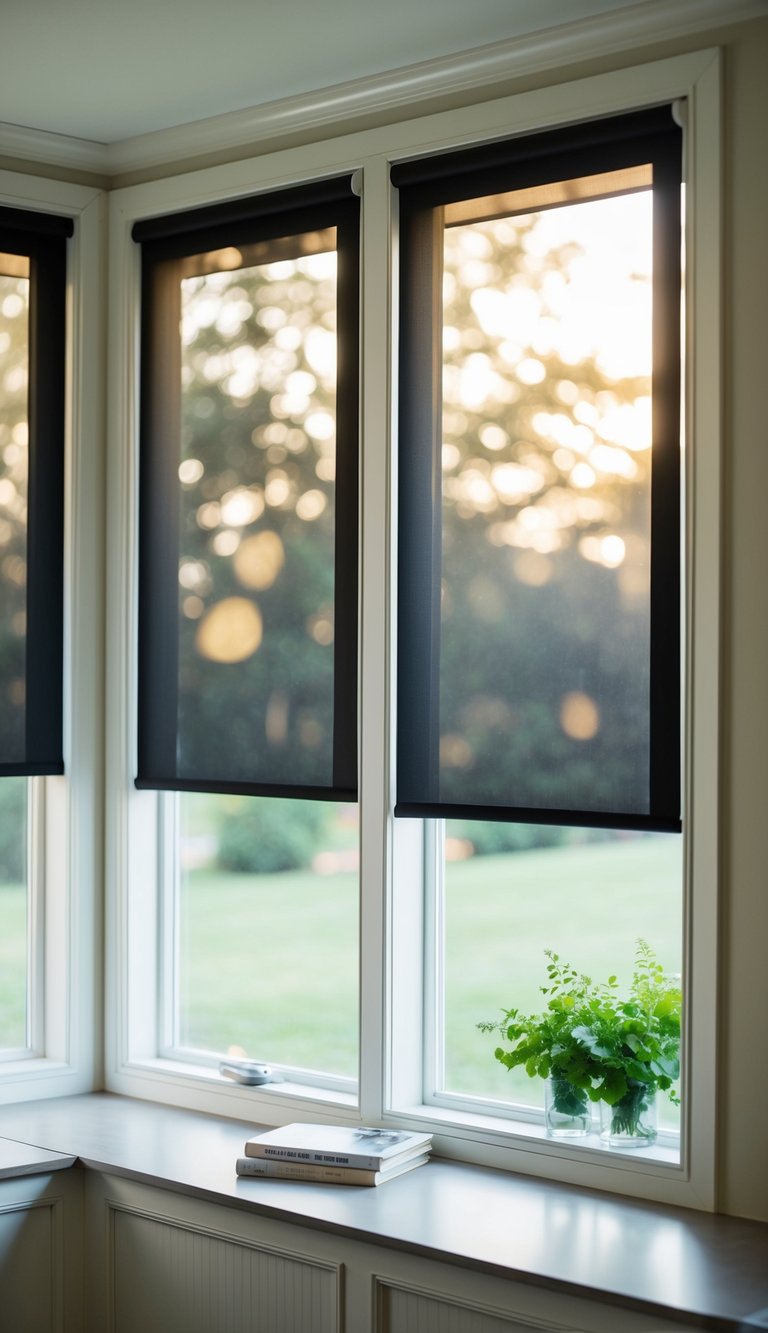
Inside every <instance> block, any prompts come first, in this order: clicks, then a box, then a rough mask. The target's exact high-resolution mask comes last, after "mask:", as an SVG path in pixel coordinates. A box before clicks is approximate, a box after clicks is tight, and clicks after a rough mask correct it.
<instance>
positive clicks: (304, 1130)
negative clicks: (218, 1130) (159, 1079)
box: [237, 1124, 432, 1185]
mask: <svg viewBox="0 0 768 1333" xmlns="http://www.w3.org/2000/svg"><path fill="white" fill-rule="evenodd" d="M431 1144H432V1135H431V1134H412V1133H410V1132H409V1131H408V1130H401V1129H367V1128H363V1127H361V1128H359V1129H347V1128H345V1127H344V1126H343V1125H301V1124H296V1125H284V1126H283V1128H282V1129H270V1130H267V1132H266V1133H264V1134H257V1135H256V1136H255V1137H254V1138H252V1139H247V1140H246V1144H245V1156H244V1157H238V1159H237V1174H238V1175H239V1176H258V1177H260V1178H268V1177H273V1178H274V1177H277V1179H279V1180H318V1181H321V1182H323V1183H325V1184H332V1185H383V1184H384V1181H385V1180H392V1179H393V1178H394V1177H395V1176H402V1175H403V1174H404V1173H405V1172H406V1171H413V1170H414V1169H415V1168H416V1167H417V1166H423V1165H424V1163H425V1162H426V1161H427V1160H428V1158H429V1150H430V1147H431Z"/></svg>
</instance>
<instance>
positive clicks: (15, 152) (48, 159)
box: [0, 122, 115, 176]
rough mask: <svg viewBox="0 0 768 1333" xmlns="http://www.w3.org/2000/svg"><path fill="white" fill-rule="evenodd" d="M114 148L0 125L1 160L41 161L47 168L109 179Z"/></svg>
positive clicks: (1, 123)
mask: <svg viewBox="0 0 768 1333" xmlns="http://www.w3.org/2000/svg"><path fill="white" fill-rule="evenodd" d="M114 146H115V145H110V144H106V143H95V142H94V141H93V140H92V139H75V138H72V137H71V136H70V135H68V134H51V133H49V131H47V130H31V129H28V128H27V127H26V126H25V125H9V124H7V123H5V122H0V157H3V158H10V159H14V160H17V161H20V162H39V163H40V164H41V165H45V166H50V167H64V168H66V169H67V170H68V171H87V172H89V173H91V174H93V175H97V176H109V175H111V172H112V159H111V154H112V150H113V148H114Z"/></svg>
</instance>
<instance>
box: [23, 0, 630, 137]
mask: <svg viewBox="0 0 768 1333" xmlns="http://www.w3.org/2000/svg"><path fill="white" fill-rule="evenodd" d="M632 6H634V7H635V8H637V9H640V8H644V7H645V3H641V4H636V3H635V0H324V3H322V4H321V3H319V0H218V3H217V2H216V0H0V20H1V21H2V41H1V42H0V122H5V123H7V124H11V125H16V126H24V127H26V128H29V129H35V130H43V131H47V132H49V133H51V132H53V133H58V134H63V135H71V136H75V137H78V138H82V139H88V140H92V141H94V142H96V143H104V144H109V143H114V142H116V141H119V140H122V139H126V138H130V137H132V136H135V135H139V134H145V133H147V132H149V131H152V130H163V129H168V128H169V127H171V126H174V125H180V124H185V123H188V122H190V121H195V120H201V119H204V118H206V117H209V116H215V115H219V114H221V113H223V112H228V111H238V110H241V109H244V108H246V107H252V106H258V105H260V104H262V103H265V102H272V101H276V100H279V99H281V98H285V97H290V96H293V95H296V94H300V93H305V92H309V91H312V90H315V89H319V88H326V87H330V86H332V85H334V84H338V83H345V82H347V81H349V80H353V79H357V78H360V77H362V76H366V75H371V74H377V73H382V72H384V71H387V70H391V69H397V68H400V67H402V66H405V65H411V64H415V63H417V62H419V61H423V60H428V59H430V58H433V57H438V56H447V55H452V54H454V53H456V52H459V51H464V50H469V49H472V48H473V47H478V46H484V45H486V44H487V43H491V42H498V41H503V40H505V39H510V38H516V37H523V36H527V35H529V34H531V33H535V32H538V31H540V30H544V29H549V28H553V27H556V26H558V25H561V24H563V23H572V22H575V21H578V20H581V19H586V18H595V17H599V16H601V15H603V14H606V13H607V12H608V11H613V10H618V9H624V8H628V7H632Z"/></svg>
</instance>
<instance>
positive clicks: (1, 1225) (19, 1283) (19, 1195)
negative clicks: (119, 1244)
mask: <svg viewBox="0 0 768 1333" xmlns="http://www.w3.org/2000/svg"><path fill="white" fill-rule="evenodd" d="M82 1207H83V1189H82V1173H81V1172H80V1171H78V1170H77V1169H76V1168H70V1169H68V1170H66V1171H55V1172H52V1173H51V1174H50V1175H43V1176H23V1177H21V1178H19V1179H16V1180H3V1181H0V1327H2V1328H3V1330H5V1329H7V1330H8V1333H11V1330H13V1331H14V1333H16V1331H18V1333H82V1329H83V1305H82V1290H83V1267H82V1263H83V1256H82V1244H81V1236H82V1215H83V1214H82Z"/></svg>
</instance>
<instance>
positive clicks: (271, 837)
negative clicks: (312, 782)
mask: <svg viewBox="0 0 768 1333" xmlns="http://www.w3.org/2000/svg"><path fill="white" fill-rule="evenodd" d="M327 823H328V809H327V806H326V805H325V804H324V803H323V802H321V801H290V800H284V799H282V798H281V797H270V798H265V799H259V798H253V797H250V798H248V799H247V800H245V801H243V803H242V805H240V806H239V807H238V809H237V810H234V811H232V812H231V813H229V814H227V815H226V816H225V817H224V819H223V820H222V823H221V827H220V830H219V848H218V854H217V861H218V864H219V866H220V867H221V868H222V869H223V870H233V871H236V872H238V873H240V874H259V875H269V874H275V873H276V872H279V871H283V870H300V869H302V868H303V867H304V866H308V865H309V864H310V862H311V860H312V857H313V856H314V854H315V852H316V851H317V850H318V849H319V846H320V843H321V841H322V837H323V833H324V831H325V828H326V825H327Z"/></svg>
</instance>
